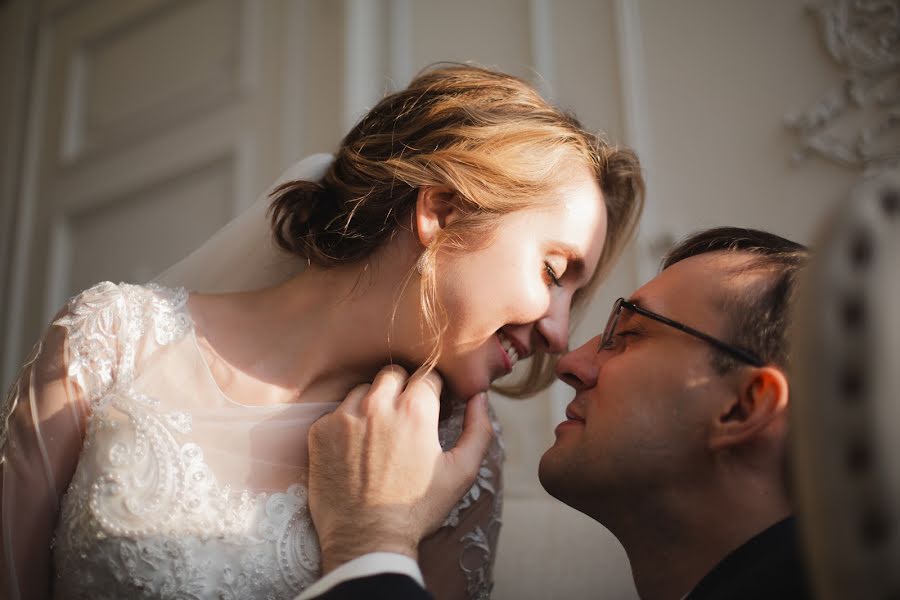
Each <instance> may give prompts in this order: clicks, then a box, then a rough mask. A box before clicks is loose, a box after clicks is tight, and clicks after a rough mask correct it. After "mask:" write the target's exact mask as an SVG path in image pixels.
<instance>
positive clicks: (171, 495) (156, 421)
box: [0, 283, 503, 600]
mask: <svg viewBox="0 0 900 600" xmlns="http://www.w3.org/2000/svg"><path fill="white" fill-rule="evenodd" d="M187 298H188V294H187V293H186V292H185V291H184V290H183V289H169V288H164V287H159V286H135V285H125V284H120V285H114V284H111V283H102V284H99V285H97V286H95V287H93V288H91V289H90V290H88V291H86V292H84V293H82V294H81V295H79V296H78V297H76V298H74V299H73V300H72V301H70V303H69V305H68V307H67V309H66V310H65V311H64V312H63V313H62V314H61V315H60V316H59V317H58V318H57V320H56V321H55V322H54V326H53V327H51V328H50V329H49V331H48V333H47V335H46V337H45V338H44V340H43V341H42V343H41V344H40V345H39V346H38V348H36V350H35V353H34V354H33V355H32V357H31V359H30V360H29V361H28V362H27V363H26V365H25V367H24V368H23V370H22V372H21V374H20V377H19V378H18V380H17V382H16V384H15V385H14V386H13V388H12V389H11V391H10V394H9V396H8V397H7V398H6V401H5V404H4V405H3V406H2V407H0V409H2V410H0V416H2V417H3V418H4V420H3V421H0V452H2V457H3V462H2V464H0V469H2V473H0V475H2V480H0V481H2V497H0V501H2V506H0V525H2V534H3V544H2V555H0V556H2V564H0V566H2V570H3V572H2V574H0V584H2V585H3V587H2V588H0V597H3V598H8V599H10V600H14V599H16V598H32V597H39V598H41V597H49V596H51V595H52V597H55V598H90V599H101V598H116V599H122V598H130V599H138V598H147V599H151V598H152V599H158V598H178V599H200V598H216V599H221V598H229V599H231V598H233V599H238V598H248V599H249V598H254V599H261V598H266V599H290V598H293V597H294V596H295V595H297V594H298V593H299V592H300V591H301V590H303V589H304V588H305V587H307V586H308V585H309V584H311V583H312V582H313V581H315V580H316V579H317V578H318V577H319V551H318V542H317V539H316V534H315V530H314V529H313V526H312V522H311V520H310V517H309V512H308V510H307V500H306V487H305V482H306V465H307V433H308V430H309V426H310V425H311V424H312V422H313V421H314V420H315V419H316V418H317V417H319V416H320V415H322V414H323V413H325V412H328V411H331V410H333V409H334V408H335V406H336V403H298V404H288V405H276V406H248V405H242V404H239V403H236V402H234V401H232V400H230V399H229V398H227V397H226V396H225V395H224V394H223V393H222V392H221V390H220V389H219V387H218V386H217V384H216V382H215V380H214V379H213V377H212V375H211V372H210V370H209V368H208V366H207V364H206V363H205V362H204V359H203V356H202V354H201V353H200V350H199V347H198V345H197V338H196V337H195V334H194V328H193V322H192V319H191V315H190V313H189V311H188V308H187ZM311 351H313V350H311ZM460 408H462V407H460ZM461 422H462V410H454V411H453V414H452V416H450V417H449V418H448V419H447V420H445V421H443V422H442V424H441V426H440V437H441V441H442V443H443V444H445V445H447V446H449V445H452V444H453V443H454V442H455V440H456V438H457V437H458V436H459V432H460V430H461ZM495 428H496V425H495ZM498 433H499V432H498ZM496 439H497V440H499V436H497V437H496ZM502 454H503V453H502V447H501V446H500V444H499V442H498V443H495V445H494V447H493V448H492V449H491V451H490V453H489V456H488V458H487V459H486V461H485V463H484V465H483V468H482V469H481V472H480V475H479V477H478V481H477V482H476V483H475V485H474V486H473V487H472V488H471V490H470V491H469V492H468V494H467V495H466V496H465V498H464V499H463V500H462V502H461V503H460V504H459V505H458V506H457V507H456V508H455V509H454V510H453V512H452V514H451V515H450V517H449V518H448V519H447V521H446V523H445V524H444V526H443V528H442V529H441V530H439V531H438V532H437V533H436V534H435V535H434V536H433V537H432V538H430V539H429V540H426V541H425V542H424V543H423V545H422V548H421V564H422V566H423V571H424V573H425V577H426V581H427V582H428V584H429V587H430V589H431V590H432V592H433V593H435V595H436V596H437V597H438V598H486V597H488V596H489V593H490V587H491V566H492V563H493V557H494V551H495V548H496V541H497V534H498V530H499V515H500V507H501V496H500V481H499V475H500V466H501V463H502Z"/></svg>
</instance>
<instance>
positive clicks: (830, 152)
mask: <svg viewBox="0 0 900 600" xmlns="http://www.w3.org/2000/svg"><path fill="white" fill-rule="evenodd" d="M809 11H810V13H811V14H812V15H813V16H814V17H815V18H816V20H817V22H818V26H819V30H820V34H821V36H822V39H823V42H824V44H825V48H826V49H827V51H828V54H829V55H830V56H831V58H832V60H834V62H835V63H836V64H837V65H838V66H839V67H840V68H841V70H842V71H843V79H842V81H841V82H840V83H839V84H837V85H836V86H835V87H833V88H832V89H830V90H828V91H827V92H825V93H824V94H823V96H822V97H821V98H820V99H819V101H818V102H816V103H815V104H814V105H812V106H811V107H809V108H808V109H806V110H805V111H802V112H792V113H789V114H787V115H786V116H785V124H786V126H787V127H788V128H789V129H790V130H792V131H795V132H796V133H797V135H798V136H799V138H800V139H799V146H798V148H797V149H796V150H795V151H794V153H793V159H794V160H795V161H802V160H805V159H807V158H809V157H811V156H820V157H822V158H824V159H826V160H828V161H830V162H832V163H835V164H838V165H843V166H846V167H850V168H853V169H858V170H861V171H863V172H864V173H866V174H870V173H872V172H876V171H881V170H883V169H887V168H891V167H895V166H898V165H900V0H825V2H824V3H823V4H819V5H816V6H812V7H810V8H809Z"/></svg>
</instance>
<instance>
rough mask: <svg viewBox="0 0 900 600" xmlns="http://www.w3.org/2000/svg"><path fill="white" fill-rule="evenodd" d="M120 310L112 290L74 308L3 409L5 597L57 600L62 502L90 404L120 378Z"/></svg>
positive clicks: (0, 566)
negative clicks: (53, 599)
mask: <svg viewBox="0 0 900 600" xmlns="http://www.w3.org/2000/svg"><path fill="white" fill-rule="evenodd" d="M121 302H122V296H121V294H119V293H118V291H117V286H114V285H112V284H100V285H98V286H95V287H94V288H91V289H90V290H88V291H86V292H84V293H82V294H81V295H79V296H77V297H76V298H74V299H73V300H71V301H70V302H69V304H68V306H67V307H66V309H64V310H63V311H62V312H61V313H60V314H59V315H58V318H57V319H55V320H54V322H53V325H51V327H50V328H49V329H48V331H47V333H46V334H45V336H44V337H43V339H42V340H41V341H40V342H39V343H38V344H37V345H36V347H35V348H34V350H33V351H32V353H31V355H30V356H29V358H28V360H27V361H26V362H25V364H24V365H23V367H22V369H21V371H20V373H19V375H18V378H17V379H16V381H15V383H13V385H12V387H11V388H10V390H9V392H8V394H7V396H6V398H5V400H4V402H3V404H2V405H0V418H2V420H0V533H2V546H0V597H3V598H8V599H9V600H18V599H20V598H21V599H25V598H49V597H50V594H51V579H52V572H53V570H52V567H51V540H52V538H53V531H54V529H55V527H56V522H57V516H58V514H59V506H60V501H61V498H62V495H63V494H64V493H65V491H66V488H67V487H68V485H69V482H70V481H71V479H72V475H73V473H74V471H75V467H76V464H77V462H78V456H79V453H80V451H81V445H82V440H83V438H84V431H85V426H86V422H87V417H88V414H89V413H90V410H91V403H92V402H96V401H97V399H98V398H101V397H102V396H103V395H105V394H106V393H107V392H108V390H109V389H110V387H111V386H112V385H113V382H114V381H115V378H116V373H117V364H118V360H119V354H120V352H119V346H120V339H119V338H120V332H119V329H120V328H119V322H120V312H121V310H120V309H121Z"/></svg>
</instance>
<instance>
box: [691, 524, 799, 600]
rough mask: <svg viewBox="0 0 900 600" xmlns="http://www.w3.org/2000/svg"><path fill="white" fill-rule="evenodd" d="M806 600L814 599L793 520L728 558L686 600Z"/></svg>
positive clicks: (774, 526) (743, 546)
mask: <svg viewBox="0 0 900 600" xmlns="http://www.w3.org/2000/svg"><path fill="white" fill-rule="evenodd" d="M760 598H765V599H766V600H807V599H810V598H812V595H811V594H810V592H809V588H808V585H807V582H806V569H805V568H804V565H803V560H802V557H801V555H800V548H799V542H798V540H797V533H796V531H795V526H794V519H793V518H788V519H785V520H784V521H780V522H778V523H776V524H775V525H772V526H771V527H770V528H768V529H766V530H765V531H763V532H761V533H760V534H759V535H757V536H755V537H753V538H752V539H750V540H748V541H747V542H746V543H745V544H744V545H742V546H741V547H739V548H738V549H737V550H735V551H734V552H732V553H731V554H729V555H728V556H726V557H725V558H724V559H723V560H722V562H720V563H719V564H718V565H716V567H715V568H714V569H713V570H712V571H710V572H709V573H708V574H707V575H706V576H705V577H704V578H703V579H701V580H700V583H698V584H697V587H695V588H694V590H693V591H692V592H691V593H690V594H689V595H688V597H687V600H712V599H716V600H751V599H752V600H759V599H760Z"/></svg>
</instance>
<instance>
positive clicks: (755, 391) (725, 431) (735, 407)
mask: <svg viewBox="0 0 900 600" xmlns="http://www.w3.org/2000/svg"><path fill="white" fill-rule="evenodd" d="M738 377H739V379H738V382H737V383H738V388H737V394H735V395H734V396H733V397H732V398H731V401H730V403H729V404H728V405H726V406H725V407H724V408H723V411H722V413H721V414H720V415H719V416H718V418H717V419H716V422H715V424H714V427H713V432H712V435H711V438H710V447H711V448H712V449H713V450H721V449H725V448H728V447H736V446H740V445H742V444H746V443H749V442H752V441H753V440H754V439H756V438H758V437H759V436H761V435H762V434H764V433H765V431H766V430H767V429H768V428H769V426H770V425H771V424H772V423H774V422H776V421H778V420H780V419H782V418H783V417H784V416H786V414H787V410H788V397H789V387H788V381H787V377H785V375H784V372H782V371H781V369H778V368H775V367H758V368H752V369H748V371H747V373H746V374H743V373H742V374H739V375H738Z"/></svg>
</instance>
